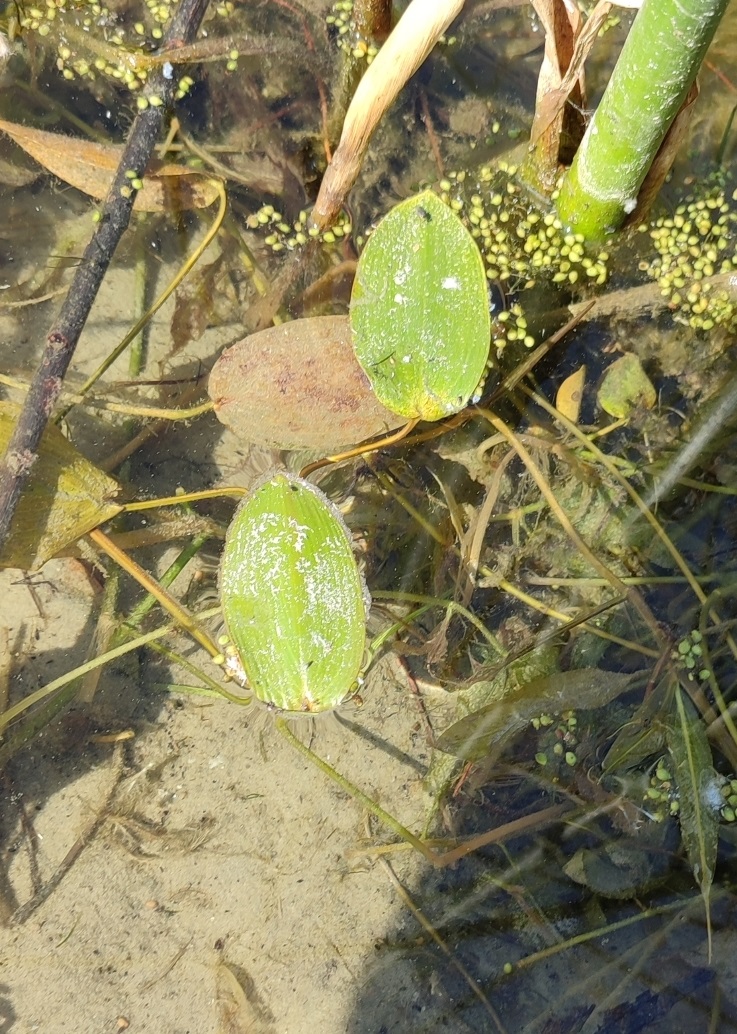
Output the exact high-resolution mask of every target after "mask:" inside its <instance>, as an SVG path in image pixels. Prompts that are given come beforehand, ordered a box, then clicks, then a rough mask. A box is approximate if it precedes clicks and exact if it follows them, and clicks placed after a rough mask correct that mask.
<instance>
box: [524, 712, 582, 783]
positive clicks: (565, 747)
mask: <svg viewBox="0 0 737 1034" xmlns="http://www.w3.org/2000/svg"><path fill="white" fill-rule="evenodd" d="M530 724H531V725H532V727H533V729H535V731H536V732H539V733H540V737H539V742H538V747H539V750H538V751H537V752H536V753H535V761H536V762H537V764H538V765H539V766H540V767H541V768H546V769H547V768H548V766H550V768H551V769H552V771H551V777H552V780H553V782H557V781H558V779H559V778H560V774H561V773H562V771H563V766H564V765H565V766H567V767H568V768H575V767H576V765H577V764H578V756H577V754H576V747H577V746H578V718H577V716H576V713H575V711H564V712H563V714H562V715H561V716H560V718H559V719H556V718H554V717H553V716H552V715H551V714H540V715H538V717H537V718H533V719H532V720H531V722H530ZM556 773H557V774H556Z"/></svg>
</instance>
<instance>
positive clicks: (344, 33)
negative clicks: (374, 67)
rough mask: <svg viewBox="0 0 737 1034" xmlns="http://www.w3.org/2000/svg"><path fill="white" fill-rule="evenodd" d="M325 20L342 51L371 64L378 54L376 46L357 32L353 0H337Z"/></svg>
mask: <svg viewBox="0 0 737 1034" xmlns="http://www.w3.org/2000/svg"><path fill="white" fill-rule="evenodd" d="M325 21H326V22H327V24H328V25H329V26H330V28H331V29H332V31H333V32H334V34H335V40H336V42H337V44H338V46H339V47H340V49H341V50H342V51H344V53H346V54H350V55H352V56H353V57H354V58H356V59H357V60H359V61H360V60H365V61H366V63H367V64H369V65H370V64H371V62H372V61H373V60H374V58H375V57H376V55H377V54H378V47H376V46H375V45H374V44H373V43H371V42H370V41H368V40H365V39H363V37H362V36H361V35H360V34H359V32H358V29H357V28H356V23H355V22H354V20H353V0H338V2H337V3H335V4H333V6H332V7H331V8H330V14H329V15H328V16H327V18H326V19H325Z"/></svg>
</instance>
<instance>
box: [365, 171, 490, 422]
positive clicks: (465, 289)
mask: <svg viewBox="0 0 737 1034" xmlns="http://www.w3.org/2000/svg"><path fill="white" fill-rule="evenodd" d="M351 326H352V328H353V346H354V348H355V350H356V355H357V357H358V361H359V363H360V364H361V366H362V367H363V369H364V371H365V373H366V376H367V377H368V378H369V380H370V381H371V384H372V385H373V388H374V391H375V392H376V395H377V396H378V398H379V399H380V400H381V402H383V404H384V405H385V406H387V407H388V408H389V409H391V410H393V412H395V413H398V414H399V415H400V416H403V417H405V418H406V419H407V420H413V419H415V418H417V417H419V418H420V419H421V420H440V419H441V418H442V417H446V416H448V415H449V414H451V413H457V412H458V411H459V410H461V409H463V407H464V406H465V405H466V403H467V402H468V400H469V398H470V397H471V395H472V394H473V392H474V391H475V389H476V388H477V386H478V384H479V382H480V380H481V378H482V376H483V373H484V370H485V368H486V363H487V360H488V357H489V342H490V334H491V325H490V317H489V301H488V295H487V281H486V275H485V273H484V265H483V261H482V259H481V254H480V252H479V249H478V248H477V247H476V244H475V242H474V240H473V238H472V237H471V235H470V233H469V232H468V230H466V228H465V226H464V225H463V223H462V222H461V221H460V219H459V218H458V216H457V215H455V214H454V213H453V212H452V211H451V210H450V209H449V208H448V207H447V205H445V204H443V202H442V201H441V200H440V198H438V197H437V196H436V195H435V194H433V193H432V191H429V190H428V191H425V192H424V193H422V194H419V195H417V196H416V197H412V198H409V199H408V200H407V201H403V202H402V203H401V204H399V205H397V206H396V208H393V209H392V210H391V212H389V214H388V215H386V216H385V217H384V219H382V220H381V222H380V223H379V225H378V226H377V227H376V229H375V230H374V232H373V233H372V234H371V236H370V237H369V240H368V243H367V244H366V247H365V248H364V250H363V252H362V254H361V257H360V259H359V260H358V267H357V269H356V279H355V281H354V284H353V293H352V296H351Z"/></svg>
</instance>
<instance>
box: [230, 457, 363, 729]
mask: <svg viewBox="0 0 737 1034" xmlns="http://www.w3.org/2000/svg"><path fill="white" fill-rule="evenodd" d="M220 591H221V600H222V608H223V616H224V618H225V625H226V628H227V632H228V636H229V638H230V641H231V646H232V648H233V650H234V651H235V655H236V656H235V657H234V658H233V657H231V660H230V661H229V664H230V666H231V667H232V666H235V668H236V670H237V664H236V662H237V660H239V661H240V663H241V665H242V667H243V672H244V673H245V676H246V678H247V680H248V685H249V686H250V688H251V689H252V690H253V692H254V694H255V695H256V696H257V697H258V699H259V700H263V701H264V702H265V703H268V704H272V705H273V706H275V707H278V708H281V709H282V710H285V711H313V712H317V711H327V710H330V709H331V708H333V707H336V706H337V705H338V704H339V703H340V702H341V701H342V700H344V699H345V698H346V697H347V696H348V695H349V694H350V692H351V691H352V689H353V688H354V686H355V683H356V679H357V678H358V674H359V671H360V669H361V664H362V661H363V654H364V648H365V643H366V611H367V606H368V602H369V600H368V594H367V592H366V588H365V585H364V582H363V579H362V578H361V575H360V573H359V570H358V565H357V564H356V561H355V558H354V556H353V551H352V548H351V540H350V535H349V533H348V529H347V528H346V526H345V524H344V523H343V519H342V517H341V516H340V514H339V513H338V511H337V509H336V508H335V507H334V506H333V505H332V503H331V502H330V501H329V500H328V499H327V497H326V496H325V495H323V493H322V492H321V491H320V490H319V489H318V488H316V487H315V486H314V485H312V484H310V483H309V482H308V481H304V480H302V479H301V478H298V477H295V476H294V475H292V474H287V473H279V474H275V475H272V476H271V477H270V478H268V479H267V480H266V481H262V482H261V484H260V485H258V486H257V487H256V488H255V489H254V490H253V491H252V492H251V493H250V494H249V495H248V496H247V497H246V499H245V500H244V501H243V503H242V504H241V506H240V507H239V508H238V510H237V512H236V515H235V517H234V518H233V520H232V522H231V524H230V527H229V529H228V534H227V537H226V540H225V549H224V551H223V558H222V562H221V567H220Z"/></svg>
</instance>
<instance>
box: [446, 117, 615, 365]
mask: <svg viewBox="0 0 737 1034" xmlns="http://www.w3.org/2000/svg"><path fill="white" fill-rule="evenodd" d="M491 128H492V132H498V128H499V127H498V123H494V124H493V125H492V127H491ZM516 175H517V167H516V166H514V165H509V164H508V163H506V162H504V161H501V162H499V163H498V164H497V165H495V166H491V165H484V166H482V168H481V170H480V171H479V175H478V177H477V178H476V181H475V182H474V183H473V184H471V178H470V176H469V175H468V174H466V173H464V172H458V173H449V175H448V176H447V178H446V179H444V180H442V181H441V182H440V185H439V189H440V196H441V197H442V199H443V200H444V201H445V202H446V204H448V205H450V207H451V208H452V209H453V210H454V211H455V212H457V213H458V214H459V215H460V216H461V218H462V219H464V221H465V222H466V225H467V226H468V228H469V230H470V231H471V234H472V236H473V237H474V238H475V239H476V242H477V243H478V245H479V248H480V250H481V254H482V256H483V258H484V263H485V265H486V275H487V277H488V278H489V280H492V281H497V282H499V283H500V284H501V285H502V286H503V287H504V289H505V291H507V292H509V293H511V294H512V295H513V296H516V297H515V300H514V301H513V302H512V303H511V304H510V305H508V306H507V307H506V308H504V309H503V310H502V311H501V312H498V313H495V314H494V340H495V343H496V347H497V352H501V351H502V350H503V348H504V346H505V345H506V344H507V343H508V342H512V341H521V342H523V343H524V344H525V345H526V346H527V347H528V348H531V347H532V346H533V345H534V344H535V343H536V342H535V338H534V337H533V336H532V335H531V334H530V333H529V331H528V328H527V319H526V316H525V313H524V307H523V305H522V303H521V301H520V299H519V294H520V292H522V291H524V290H527V289H529V288H531V287H534V285H535V283H536V282H537V281H538V280H542V279H545V280H548V281H549V282H550V283H553V284H556V285H559V286H560V287H563V286H567V287H568V288H573V287H577V286H581V285H584V284H595V285H597V286H601V285H602V284H604V283H605V282H606V279H607V272H608V271H607V263H608V260H609V254H608V252H606V251H600V252H598V253H597V254H594V255H591V254H589V252H588V251H587V250H586V248H585V246H584V239H583V237H582V236H581V235H580V234H569V233H566V232H565V231H564V229H563V225H562V223H561V221H560V220H559V219H558V218H557V216H556V215H555V213H554V212H543V211H541V210H540V209H539V208H538V207H537V206H536V205H535V204H534V202H533V201H532V200H531V199H530V197H529V195H528V194H527V192H526V191H525V189H524V187H523V186H522V185H521V184H520V183H518V182H517V181H516V178H515V177H516Z"/></svg>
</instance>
